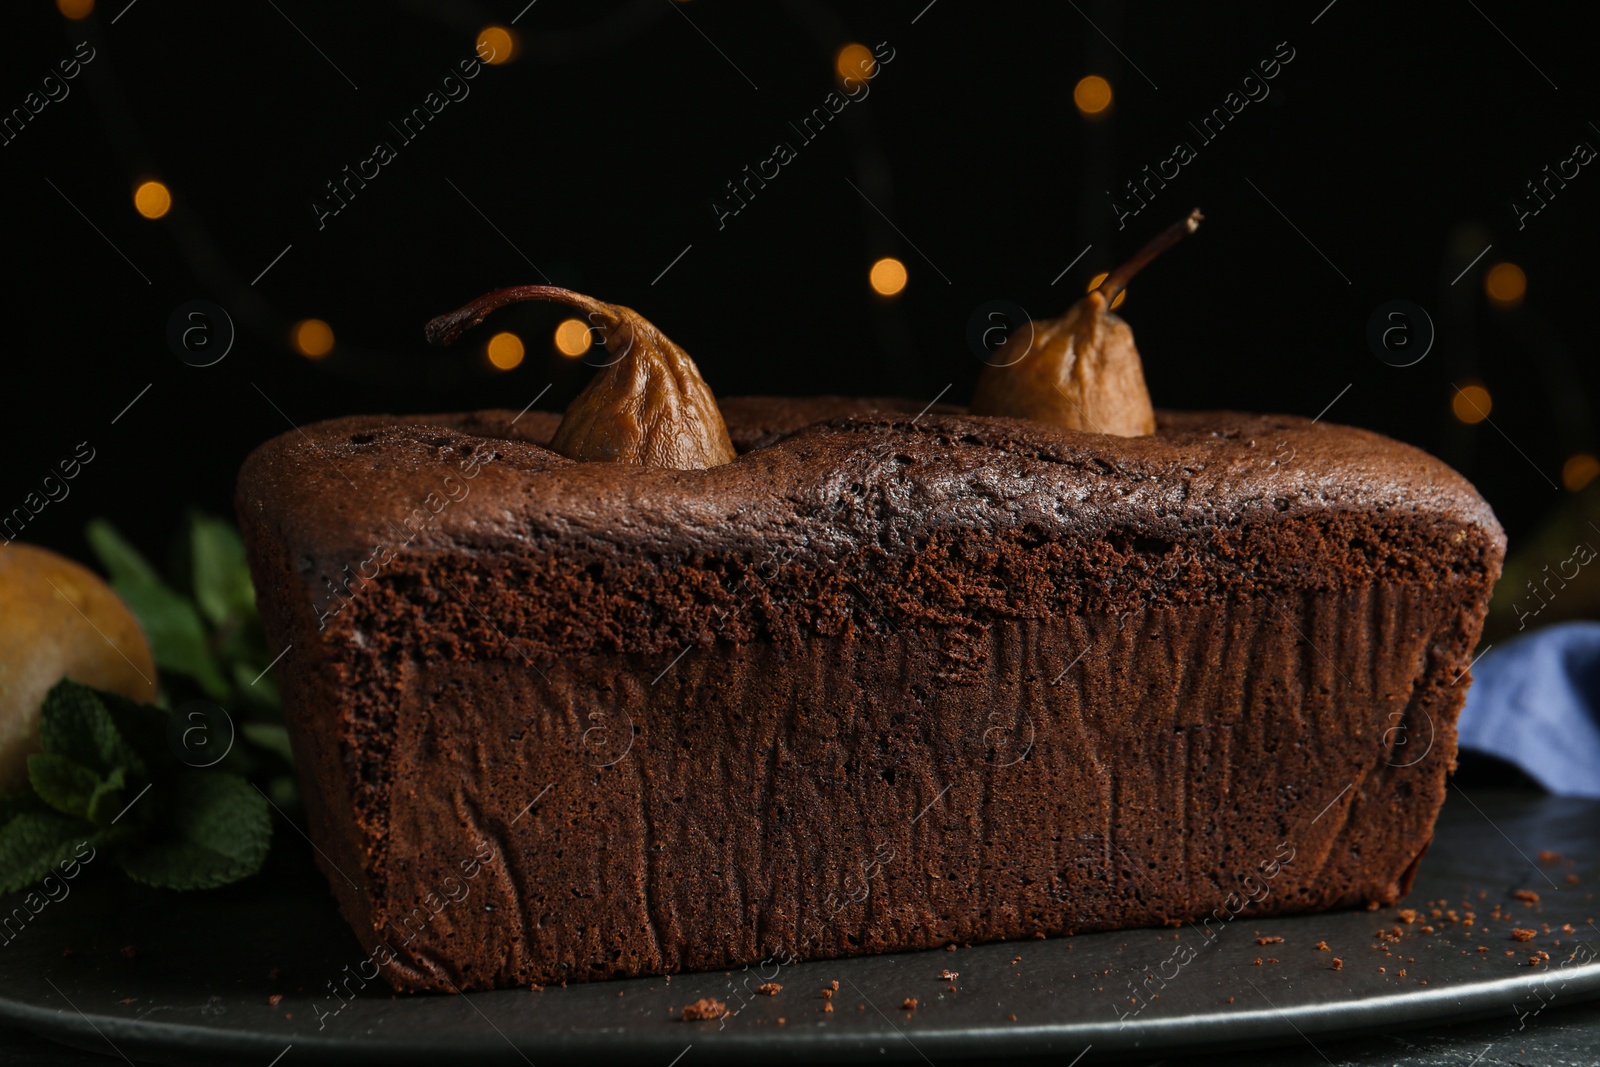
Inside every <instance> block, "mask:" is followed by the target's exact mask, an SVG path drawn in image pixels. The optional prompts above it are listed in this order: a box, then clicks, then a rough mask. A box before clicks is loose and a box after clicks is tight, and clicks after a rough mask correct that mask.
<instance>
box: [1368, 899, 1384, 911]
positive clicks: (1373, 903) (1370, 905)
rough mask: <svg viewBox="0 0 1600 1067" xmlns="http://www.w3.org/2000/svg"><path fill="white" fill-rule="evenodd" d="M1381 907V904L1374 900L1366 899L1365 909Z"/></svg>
mask: <svg viewBox="0 0 1600 1067" xmlns="http://www.w3.org/2000/svg"><path fill="white" fill-rule="evenodd" d="M1381 907H1383V905H1382V904H1379V903H1378V902H1377V901H1376V900H1369V901H1367V910H1368V911H1377V910H1378V909H1379V908H1381Z"/></svg>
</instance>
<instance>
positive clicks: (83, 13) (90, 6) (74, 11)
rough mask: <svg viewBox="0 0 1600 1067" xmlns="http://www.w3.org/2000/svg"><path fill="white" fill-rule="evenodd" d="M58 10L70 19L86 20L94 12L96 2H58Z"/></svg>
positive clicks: (66, 0)
mask: <svg viewBox="0 0 1600 1067" xmlns="http://www.w3.org/2000/svg"><path fill="white" fill-rule="evenodd" d="M56 9H57V10H58V11H60V12H61V13H62V14H63V15H65V16H67V18H69V19H86V18H88V17H89V15H90V14H91V13H92V12H93V11H94V0H56Z"/></svg>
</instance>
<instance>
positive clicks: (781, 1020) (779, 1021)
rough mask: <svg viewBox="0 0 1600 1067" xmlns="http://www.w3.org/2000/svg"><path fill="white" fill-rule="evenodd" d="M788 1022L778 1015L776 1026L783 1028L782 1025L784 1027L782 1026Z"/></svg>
mask: <svg viewBox="0 0 1600 1067" xmlns="http://www.w3.org/2000/svg"><path fill="white" fill-rule="evenodd" d="M788 1021H789V1020H788V1019H785V1018H784V1017H783V1016H781V1015H780V1016H778V1025H779V1026H783V1025H784V1024H785V1023H787V1022H788Z"/></svg>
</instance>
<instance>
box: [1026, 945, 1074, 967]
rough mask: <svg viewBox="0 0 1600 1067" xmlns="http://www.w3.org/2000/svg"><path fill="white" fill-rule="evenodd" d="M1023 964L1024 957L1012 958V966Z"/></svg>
mask: <svg viewBox="0 0 1600 1067" xmlns="http://www.w3.org/2000/svg"><path fill="white" fill-rule="evenodd" d="M1068 947H1070V946H1068ZM1021 962H1022V957H1021V956H1014V957H1012V960H1011V966H1013V967H1015V966H1016V965H1017V964H1019V963H1021Z"/></svg>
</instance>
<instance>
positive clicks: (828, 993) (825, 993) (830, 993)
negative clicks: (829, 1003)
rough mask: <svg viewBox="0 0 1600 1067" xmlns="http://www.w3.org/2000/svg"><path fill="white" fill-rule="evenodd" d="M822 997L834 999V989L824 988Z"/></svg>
mask: <svg viewBox="0 0 1600 1067" xmlns="http://www.w3.org/2000/svg"><path fill="white" fill-rule="evenodd" d="M822 999H823V1000H832V999H833V990H831V989H824V990H823V991H822Z"/></svg>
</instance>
